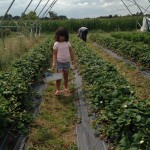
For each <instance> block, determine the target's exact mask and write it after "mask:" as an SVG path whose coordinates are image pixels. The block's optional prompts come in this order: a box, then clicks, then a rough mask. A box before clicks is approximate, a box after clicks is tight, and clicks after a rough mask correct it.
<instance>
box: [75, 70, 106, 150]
mask: <svg viewBox="0 0 150 150" xmlns="http://www.w3.org/2000/svg"><path fill="white" fill-rule="evenodd" d="M74 74H75V85H76V88H77V95H78V101H77V108H78V118H79V120H80V121H79V123H78V125H77V128H76V132H77V143H78V148H79V150H107V145H106V144H105V143H104V141H102V140H100V138H99V137H96V136H95V131H94V129H92V127H91V122H92V121H93V119H94V118H90V117H89V114H88V105H87V102H86V99H85V98H84V93H83V91H82V88H81V87H82V78H81V76H79V74H78V71H77V70H75V71H74Z"/></svg>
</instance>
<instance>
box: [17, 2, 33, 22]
mask: <svg viewBox="0 0 150 150" xmlns="http://www.w3.org/2000/svg"><path fill="white" fill-rule="evenodd" d="M32 1H33V0H31V1H30V2H29V4H28V6H27V7H26V9H25V10H24V12H23V14H25V13H26V11H27V9H28V8H29V6H30V5H31V3H32ZM21 18H22V16H21V17H20V18H19V20H18V21H17V23H18V22H19V21H20V20H21Z"/></svg>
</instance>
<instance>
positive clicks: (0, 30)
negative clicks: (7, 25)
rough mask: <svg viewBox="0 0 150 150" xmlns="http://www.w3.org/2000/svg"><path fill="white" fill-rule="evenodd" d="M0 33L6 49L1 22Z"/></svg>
mask: <svg viewBox="0 0 150 150" xmlns="http://www.w3.org/2000/svg"><path fill="white" fill-rule="evenodd" d="M0 32H1V38H2V43H3V48H4V49H5V39H4V34H3V28H2V25H1V22H0Z"/></svg>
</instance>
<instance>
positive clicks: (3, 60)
mask: <svg viewBox="0 0 150 150" xmlns="http://www.w3.org/2000/svg"><path fill="white" fill-rule="evenodd" d="M43 38H44V37H43V35H42V36H41V37H37V38H34V37H26V36H24V35H21V34H20V35H17V34H12V35H9V36H8V37H6V38H5V41H4V44H5V47H4V45H3V42H2V40H0V70H6V69H7V67H9V66H10V65H11V64H12V62H13V61H14V60H15V59H17V58H19V57H21V55H23V54H24V53H26V52H28V50H30V49H31V48H32V47H34V46H36V45H37V44H39V42H42V39H43Z"/></svg>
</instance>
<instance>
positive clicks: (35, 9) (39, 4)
mask: <svg viewBox="0 0 150 150" xmlns="http://www.w3.org/2000/svg"><path fill="white" fill-rule="evenodd" d="M41 2H42V0H40V1H39V3H38V5H37V6H36V8H35V9H34V12H36V10H37V8H38V7H39V5H40V3H41ZM29 20H30V17H29V18H28V20H27V22H26V23H28V22H29Z"/></svg>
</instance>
